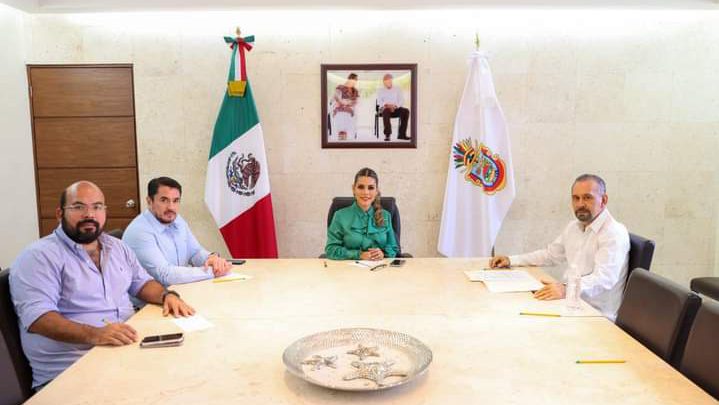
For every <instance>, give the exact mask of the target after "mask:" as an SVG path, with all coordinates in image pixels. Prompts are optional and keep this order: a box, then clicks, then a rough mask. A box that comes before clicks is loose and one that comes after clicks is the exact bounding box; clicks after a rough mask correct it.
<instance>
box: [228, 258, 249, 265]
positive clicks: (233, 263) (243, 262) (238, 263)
mask: <svg viewBox="0 0 719 405" xmlns="http://www.w3.org/2000/svg"><path fill="white" fill-rule="evenodd" d="M227 261H229V262H230V263H232V265H234V266H240V265H243V264H245V262H246V260H243V259H228V260H227Z"/></svg>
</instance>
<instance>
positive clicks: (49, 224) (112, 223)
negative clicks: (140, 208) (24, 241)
mask: <svg viewBox="0 0 719 405" xmlns="http://www.w3.org/2000/svg"><path fill="white" fill-rule="evenodd" d="M132 220H133V218H108V219H107V222H105V231H111V230H113V229H117V228H120V229H125V228H127V225H129V224H130V221H132ZM58 223H59V222H58V221H57V219H55V218H54V217H53V218H42V219H41V220H40V237H43V236H45V235H48V234H49V233H50V232H52V231H53V230H55V228H57V225H58Z"/></svg>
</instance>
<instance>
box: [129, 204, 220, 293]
mask: <svg viewBox="0 0 719 405" xmlns="http://www.w3.org/2000/svg"><path fill="white" fill-rule="evenodd" d="M122 240H123V241H124V242H125V243H127V245H128V246H130V248H132V250H133V251H135V254H136V255H137V258H138V260H139V261H140V264H141V265H142V267H144V268H145V270H147V272H148V273H150V274H151V275H152V277H154V278H155V280H157V281H159V282H160V283H161V284H162V285H164V286H165V287H167V286H170V285H173V284H184V283H192V282H194V281H200V280H207V279H210V278H213V277H214V275H213V273H212V271H211V270H209V269H206V268H205V267H204V265H205V262H206V261H207V258H208V257H209V256H210V252H209V251H207V250H205V249H204V248H203V247H202V246H201V245H200V243H199V242H197V239H195V236H194V235H192V232H191V231H190V227H189V226H188V225H187V222H185V220H184V219H183V218H182V217H181V216H180V215H179V214H178V215H177V218H175V220H174V221H172V223H170V224H163V223H162V222H160V221H158V220H157V218H155V215H153V214H152V212H150V211H149V210H145V211H144V212H143V213H142V214H140V215H138V216H137V218H135V219H133V220H132V222H130V225H128V226H127V229H125V232H124V233H123V235H122Z"/></svg>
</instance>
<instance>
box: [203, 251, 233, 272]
mask: <svg viewBox="0 0 719 405" xmlns="http://www.w3.org/2000/svg"><path fill="white" fill-rule="evenodd" d="M205 267H212V273H213V274H214V276H215V277H222V276H224V275H227V273H229V272H230V271H232V263H230V262H229V261H227V260H225V259H223V258H221V257H220V256H219V255H216V254H212V255H210V257H208V258H207V261H205Z"/></svg>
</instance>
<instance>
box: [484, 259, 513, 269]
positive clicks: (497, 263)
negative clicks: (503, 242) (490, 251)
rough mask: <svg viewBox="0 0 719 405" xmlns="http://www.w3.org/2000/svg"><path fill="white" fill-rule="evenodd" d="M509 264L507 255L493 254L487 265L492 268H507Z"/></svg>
mask: <svg viewBox="0 0 719 405" xmlns="http://www.w3.org/2000/svg"><path fill="white" fill-rule="evenodd" d="M510 265H511V263H510V262H509V257H507V256H494V257H493V258H491V259H489V267H490V268H492V269H506V268H509V266H510Z"/></svg>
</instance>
